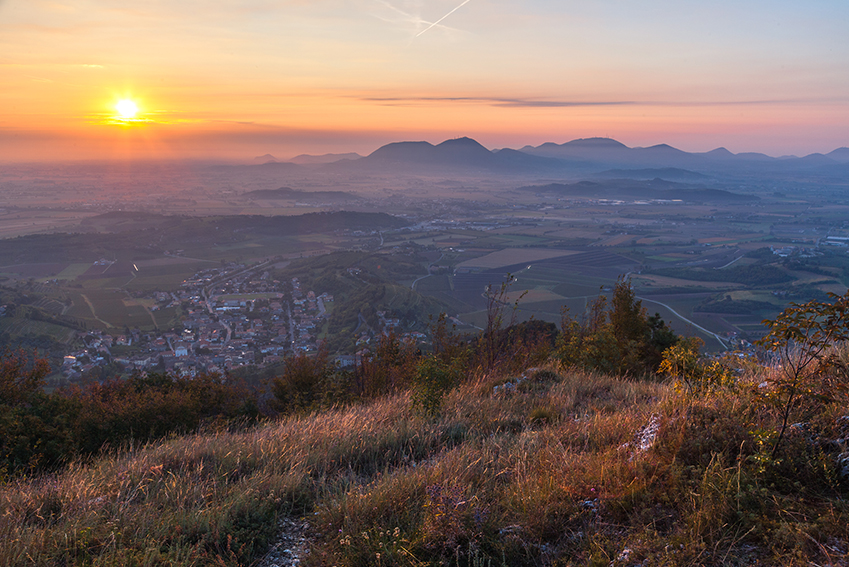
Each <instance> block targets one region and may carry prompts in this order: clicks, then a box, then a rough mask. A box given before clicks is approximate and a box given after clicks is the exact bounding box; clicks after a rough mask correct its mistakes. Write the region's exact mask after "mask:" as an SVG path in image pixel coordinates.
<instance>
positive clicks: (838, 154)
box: [825, 147, 849, 162]
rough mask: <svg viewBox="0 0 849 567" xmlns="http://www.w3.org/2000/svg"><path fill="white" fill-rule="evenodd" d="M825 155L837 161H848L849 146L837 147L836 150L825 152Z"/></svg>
mask: <svg viewBox="0 0 849 567" xmlns="http://www.w3.org/2000/svg"><path fill="white" fill-rule="evenodd" d="M825 155H826V157H829V158H831V159H833V160H834V161H839V162H849V148H846V147H843V148H837V149H836V150H834V151H832V152H829V153H827V154H825Z"/></svg>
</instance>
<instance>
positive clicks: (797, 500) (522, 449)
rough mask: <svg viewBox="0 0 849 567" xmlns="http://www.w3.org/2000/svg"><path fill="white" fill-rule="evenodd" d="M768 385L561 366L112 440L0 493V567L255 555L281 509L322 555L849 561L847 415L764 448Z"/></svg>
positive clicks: (418, 560)
mask: <svg viewBox="0 0 849 567" xmlns="http://www.w3.org/2000/svg"><path fill="white" fill-rule="evenodd" d="M762 381H763V377H762V374H758V375H754V374H753V375H748V377H747V375H744V376H740V377H739V378H738V380H737V381H736V382H735V384H734V385H733V387H728V388H719V389H715V390H712V391H710V392H707V393H705V394H703V395H701V396H699V397H695V396H691V395H686V394H684V393H681V392H676V391H674V390H673V389H672V388H671V387H670V386H668V385H667V384H664V383H659V382H655V381H648V380H635V379H622V378H616V377H611V376H607V375H603V374H598V373H592V372H585V371H577V370H572V369H565V370H564V369H560V368H559V367H557V366H556V365H553V364H552V365H548V366H544V367H542V368H541V369H536V370H532V371H525V372H523V373H513V372H508V373H500V374H499V373H494V374H490V375H487V376H485V377H482V378H478V379H475V380H472V381H469V382H466V383H463V384H461V385H460V386H459V387H457V388H455V389H453V390H452V391H450V392H448V393H447V395H446V396H445V397H444V399H443V400H442V403H441V405H440V411H439V412H438V413H435V414H426V413H424V412H421V411H418V410H417V409H416V407H415V405H414V404H413V403H412V402H411V398H410V395H409V393H407V392H402V393H399V394H393V395H391V396H387V397H382V398H377V399H374V400H371V401H369V402H366V403H361V404H355V405H351V406H349V407H345V408H334V409H330V410H327V411H323V412H315V413H312V414H309V415H300V416H291V417H287V418H284V419H281V420H278V421H269V422H265V423H261V424H259V425H257V426H255V427H253V428H250V429H244V430H241V431H216V432H210V433H198V434H194V435H186V436H182V437H174V438H171V439H168V440H166V441H163V442H160V443H152V444H148V445H145V446H142V447H134V448H128V449H125V450H121V451H117V450H116V451H113V452H112V453H111V454H107V455H103V456H101V457H99V458H98V459H96V460H94V461H92V462H90V463H76V464H71V465H70V466H68V467H67V468H65V469H64V470H63V471H61V472H59V473H57V474H54V475H48V476H42V477H37V478H29V479H27V478H22V479H18V480H15V481H14V482H10V483H8V484H6V485H4V486H0V565H10V566H14V565H57V566H58V565H233V566H235V565H251V564H255V562H256V560H257V559H258V558H259V557H261V556H262V555H263V554H264V552H265V550H266V549H267V548H268V546H269V545H270V544H271V543H272V542H273V541H274V538H275V537H276V535H277V525H278V522H277V520H278V519H279V518H280V517H281V516H290V517H306V518H307V519H308V522H309V524H310V526H311V529H310V534H309V536H310V541H311V551H310V554H309V555H308V556H306V557H304V558H303V562H304V563H305V564H308V565H340V566H341V565H349V566H354V565H462V566H466V565H511V566H513V565H519V566H520V565H610V564H613V565H620V564H622V565H624V564H636V563H641V564H643V565H698V564H702V565H716V564H749V563H753V562H760V563H761V564H766V565H778V564H782V565H784V564H790V565H792V564H799V565H801V564H803V563H805V564H807V563H806V562H807V561H813V562H816V563H818V564H826V563H829V564H833V565H837V564H841V563H840V562H841V561H842V562H846V561H849V555H847V554H849V527H847V526H849V506H847V504H846V502H847V496H849V492H847V486H846V481H845V480H841V479H840V478H839V477H838V475H837V472H836V469H835V466H834V459H833V454H832V453H830V452H829V451H833V450H834V449H833V448H831V446H830V445H828V444H826V443H824V442H823V439H825V438H826V437H828V436H830V437H829V438H830V439H834V438H835V436H836V435H837V432H838V429H839V428H838V427H836V426H835V425H834V423H835V420H836V419H837V418H838V417H840V416H841V415H842V414H841V408H840V407H838V406H836V405H833V404H832V405H829V406H827V407H825V408H823V409H822V410H821V411H820V412H819V413H817V414H815V415H812V418H811V421H810V427H811V428H813V429H816V430H817V431H819V435H820V438H819V439H820V440H819V441H816V440H814V441H812V440H811V436H810V435H808V434H803V433H801V431H802V428H801V427H800V428H798V430H799V431H798V432H797V430H796V429H794V430H793V431H794V433H792V434H790V435H788V441H787V447H788V450H787V451H785V452H783V453H782V455H781V457H780V458H779V459H770V458H769V454H768V451H765V450H764V447H769V446H770V445H769V439H768V438H769V435H770V434H771V433H770V432H774V431H775V428H776V424H777V423H779V420H780V415H778V414H777V412H776V411H775V410H774V409H773V408H771V407H770V406H769V405H768V404H765V403H763V402H762V398H761V395H762V388H759V384H760V383H761V382H762ZM843 408H844V409H845V406H844V407H843ZM844 450H845V449H844Z"/></svg>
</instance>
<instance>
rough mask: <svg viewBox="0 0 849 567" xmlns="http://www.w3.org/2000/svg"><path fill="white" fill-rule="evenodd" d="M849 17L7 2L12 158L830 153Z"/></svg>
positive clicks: (848, 99)
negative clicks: (413, 150) (592, 146)
mask: <svg viewBox="0 0 849 567" xmlns="http://www.w3.org/2000/svg"><path fill="white" fill-rule="evenodd" d="M847 30H849V2H847V1H846V0H806V1H805V2H799V1H798V0H794V1H785V0H769V1H767V0H734V1H731V0H714V1H712V2H695V1H690V0H643V1H641V2H636V1H633V0H592V1H587V0H585V1H583V2H576V1H569V0H179V1H175V0H145V1H143V2H129V1H126V0H0V162H9V161H31V160H73V159H111V158H120V159H125V158H133V157H135V158H143V159H147V158H183V157H192V158H204V157H208V158H227V159H236V160H250V159H252V158H253V157H255V156H258V155H262V154H266V153H270V154H272V155H275V156H277V157H279V158H282V159H286V158H290V157H292V156H294V155H297V154H299V153H312V154H322V153H329V152H348V151H356V152H359V153H361V154H367V153H369V152H371V151H373V150H374V149H376V148H377V147H379V146H380V145H382V144H385V143H388V142H392V141H400V140H427V141H430V142H433V143H437V142H440V141H442V140H444V139H447V138H451V137H457V136H470V137H473V138H475V139H477V140H478V141H480V142H481V143H483V144H484V145H486V146H487V147H490V148H500V147H513V148H520V147H522V146H524V145H527V144H531V145H538V144H541V143H543V142H557V143H562V142H566V141H569V140H572V139H576V138H586V137H594V136H608V137H612V138H615V139H617V140H619V141H621V142H623V143H625V144H627V145H629V146H632V147H633V146H650V145H654V144H659V143H668V144H671V145H673V146H675V147H678V148H680V149H683V150H686V151H708V150H711V149H714V148H717V147H720V146H722V147H726V148H728V149H729V150H731V151H733V152H743V151H757V152H764V153H767V154H770V155H775V156H779V155H789V154H794V155H806V154H809V153H812V152H823V153H826V152H828V151H831V150H833V149H835V148H837V147H841V146H849V33H847ZM121 100H132V101H133V102H134V103H135V104H136V105H137V107H138V113H137V114H136V115H135V117H133V118H123V117H121V115H120V114H119V113H118V111H117V110H116V105H117V104H118V102H119V101H121Z"/></svg>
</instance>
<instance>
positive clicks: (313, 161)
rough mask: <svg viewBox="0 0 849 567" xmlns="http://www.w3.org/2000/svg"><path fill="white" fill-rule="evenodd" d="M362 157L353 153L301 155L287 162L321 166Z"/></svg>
mask: <svg viewBox="0 0 849 567" xmlns="http://www.w3.org/2000/svg"><path fill="white" fill-rule="evenodd" d="M362 157H363V156H361V155H360V154H358V153H355V152H348V153H346V154H323V155H320V156H314V155H309V154H301V155H299V156H295V157H293V158H292V159H290V160H289V161H290V162H291V163H297V164H298V165H322V164H325V163H335V162H337V161H342V160H357V159H360V158H362Z"/></svg>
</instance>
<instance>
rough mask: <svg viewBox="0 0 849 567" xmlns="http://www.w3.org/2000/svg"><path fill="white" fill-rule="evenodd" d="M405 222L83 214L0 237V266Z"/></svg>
mask: <svg viewBox="0 0 849 567" xmlns="http://www.w3.org/2000/svg"><path fill="white" fill-rule="evenodd" d="M408 224H409V222H408V221H406V220H404V219H401V218H399V217H394V216H392V215H388V214H386V213H362V212H353V211H337V212H327V213H308V214H304V215H298V216H268V217H266V216H260V215H229V216H210V217H188V216H179V215H173V216H172V215H158V214H151V213H142V212H139V213H136V212H112V213H106V214H103V215H98V216H95V217H91V218H89V219H86V220H85V221H83V222H82V223H81V224H80V230H79V232H74V233H54V234H36V235H31V236H22V237H19V238H10V239H5V240H0V266H5V265H12V264H18V263H34V262H67V261H95V260H97V259H99V258H102V257H113V256H118V257H126V253H128V252H129V253H130V257H131V258H139V259H141V258H145V257H152V256H158V255H161V254H162V252H163V251H164V250H173V249H180V248H185V247H186V245H187V244H191V243H204V244H206V245H211V246H216V245H221V244H226V243H228V242H234V241H242V240H247V239H250V238H251V237H253V236H262V237H266V236H272V237H273V236H281V237H283V236H292V237H294V236H298V235H303V234H315V233H332V232H335V231H340V230H350V231H363V232H372V231H380V230H388V229H393V228H400V227H403V226H406V225H408Z"/></svg>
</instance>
